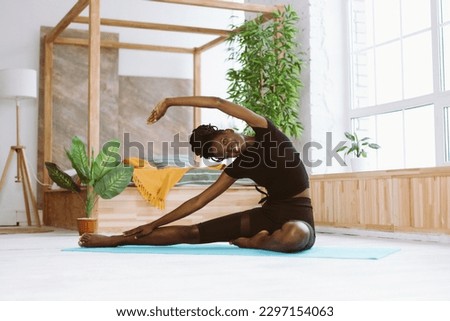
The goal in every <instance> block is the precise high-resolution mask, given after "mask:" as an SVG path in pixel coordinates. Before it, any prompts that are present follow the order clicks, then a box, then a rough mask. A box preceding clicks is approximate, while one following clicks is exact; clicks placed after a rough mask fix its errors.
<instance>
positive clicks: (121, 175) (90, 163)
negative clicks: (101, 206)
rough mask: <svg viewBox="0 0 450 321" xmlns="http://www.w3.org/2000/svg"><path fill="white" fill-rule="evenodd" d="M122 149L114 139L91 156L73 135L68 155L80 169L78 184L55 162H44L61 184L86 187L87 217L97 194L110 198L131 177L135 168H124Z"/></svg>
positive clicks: (123, 187)
mask: <svg viewBox="0 0 450 321" xmlns="http://www.w3.org/2000/svg"><path fill="white" fill-rule="evenodd" d="M119 148H120V142H119V141H118V140H111V141H109V142H107V143H105V144H104V145H103V148H102V149H101V151H100V152H99V154H98V155H97V156H96V157H94V155H92V156H91V157H89V156H88V154H87V152H86V150H87V148H86V145H85V144H84V143H83V142H82V141H81V139H80V138H78V137H77V136H75V137H73V138H72V145H71V147H70V149H69V150H66V155H67V157H68V158H69V160H70V162H71V163H72V167H73V168H74V169H75V171H76V172H77V175H78V178H79V183H78V182H76V181H75V180H74V179H73V178H72V177H71V176H69V175H68V174H66V173H65V172H63V171H62V170H61V169H60V168H59V167H58V165H56V164H55V163H52V162H46V163H45V166H46V168H47V171H48V174H49V176H50V178H51V179H52V180H53V181H54V182H55V183H56V184H57V185H58V186H59V187H62V188H65V189H68V190H70V191H72V192H76V193H79V192H81V188H80V185H84V186H86V191H87V195H86V202H85V210H86V217H91V215H92V210H93V208H94V206H95V202H96V201H97V199H98V197H101V198H104V199H110V198H113V197H115V196H117V195H118V194H120V193H121V192H122V191H123V190H124V189H125V187H126V186H127V185H128V183H129V182H130V180H131V177H132V175H133V168H132V167H125V166H123V164H122V163H121V162H120V156H119Z"/></svg>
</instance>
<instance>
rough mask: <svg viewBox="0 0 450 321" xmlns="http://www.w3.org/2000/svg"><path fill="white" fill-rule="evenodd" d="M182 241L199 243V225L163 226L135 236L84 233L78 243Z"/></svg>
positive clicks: (147, 243)
mask: <svg viewBox="0 0 450 321" xmlns="http://www.w3.org/2000/svg"><path fill="white" fill-rule="evenodd" d="M180 243H189V244H197V243H199V231H198V227H197V225H190V226H163V227H160V228H157V229H156V230H154V231H153V232H152V233H151V234H149V235H147V236H144V237H140V238H138V239H136V238H135V236H134V235H131V236H124V235H113V236H106V235H100V234H83V235H82V236H81V237H80V240H79V242H78V244H79V245H80V246H82V247H114V246H119V245H172V244H180Z"/></svg>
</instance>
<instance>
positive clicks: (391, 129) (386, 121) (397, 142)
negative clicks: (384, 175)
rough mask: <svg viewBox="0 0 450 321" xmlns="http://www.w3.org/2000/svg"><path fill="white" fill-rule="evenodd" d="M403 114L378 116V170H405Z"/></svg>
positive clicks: (398, 112)
mask: <svg viewBox="0 0 450 321" xmlns="http://www.w3.org/2000/svg"><path fill="white" fill-rule="evenodd" d="M402 120H403V117H402V112H401V111H397V112H394V113H387V114H381V115H377V138H376V142H377V144H378V145H380V146H381V148H380V149H379V150H378V168H379V169H394V168H403V135H402V133H403V121H402Z"/></svg>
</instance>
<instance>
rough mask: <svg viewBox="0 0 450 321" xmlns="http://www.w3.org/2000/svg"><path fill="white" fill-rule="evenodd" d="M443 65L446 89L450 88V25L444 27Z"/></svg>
mask: <svg viewBox="0 0 450 321" xmlns="http://www.w3.org/2000/svg"><path fill="white" fill-rule="evenodd" d="M442 40H443V46H442V47H443V48H442V51H443V53H442V66H443V74H444V90H450V25H447V26H445V27H444V28H443V29H442Z"/></svg>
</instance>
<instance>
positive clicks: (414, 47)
mask: <svg viewBox="0 0 450 321" xmlns="http://www.w3.org/2000/svg"><path fill="white" fill-rule="evenodd" d="M432 59H433V58H432V48H431V32H430V31H428V32H423V33H420V34H417V35H414V36H411V37H408V38H405V40H404V41H403V79H404V90H405V96H404V98H411V97H417V96H421V95H426V94H430V93H432V92H433V60H432Z"/></svg>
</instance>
